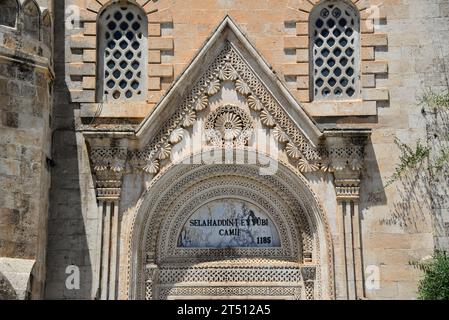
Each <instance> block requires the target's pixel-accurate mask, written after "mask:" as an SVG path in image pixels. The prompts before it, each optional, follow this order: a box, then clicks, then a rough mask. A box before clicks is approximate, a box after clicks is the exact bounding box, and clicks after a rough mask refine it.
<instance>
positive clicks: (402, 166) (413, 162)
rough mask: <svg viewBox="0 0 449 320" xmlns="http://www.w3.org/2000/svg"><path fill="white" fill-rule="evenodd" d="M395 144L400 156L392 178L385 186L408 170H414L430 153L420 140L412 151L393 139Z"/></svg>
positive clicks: (407, 146)
mask: <svg viewBox="0 0 449 320" xmlns="http://www.w3.org/2000/svg"><path fill="white" fill-rule="evenodd" d="M395 143H396V145H397V146H398V148H399V150H400V151H401V156H400V157H399V164H398V165H397V166H396V169H395V172H394V174H393V176H392V177H391V178H390V180H389V181H388V182H387V186H389V185H390V184H392V183H393V182H395V181H396V180H397V179H399V178H400V177H401V176H402V175H403V174H404V172H405V171H407V170H408V169H411V168H416V167H417V166H418V165H419V164H420V163H421V162H422V161H423V160H424V159H426V158H427V157H428V156H429V152H430V149H429V148H427V147H424V146H423V145H422V144H421V141H420V140H418V142H417V143H416V147H415V148H414V149H413V148H411V147H410V146H409V145H407V144H405V143H402V142H401V141H400V140H399V139H397V138H396V139H395Z"/></svg>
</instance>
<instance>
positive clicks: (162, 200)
mask: <svg viewBox="0 0 449 320" xmlns="http://www.w3.org/2000/svg"><path fill="white" fill-rule="evenodd" d="M282 166H283V165H282ZM291 170H292V168H290V169H286V168H285V167H283V168H281V169H280V170H278V173H277V174H276V175H274V176H260V175H259V174H258V167H256V166H250V165H181V164H178V165H173V166H171V167H169V168H166V169H164V171H163V172H161V173H160V174H158V175H157V176H156V177H154V179H153V181H152V183H151V185H150V187H149V188H148V189H147V192H146V193H145V194H144V195H143V197H142V198H141V199H142V200H141V201H140V202H139V204H138V207H137V208H136V211H135V215H133V216H130V217H128V218H129V219H130V224H129V225H128V228H129V229H128V231H127V232H126V234H129V235H132V238H128V239H129V242H128V244H129V246H128V248H127V249H128V250H129V251H128V252H129V255H128V256H129V260H128V268H129V269H128V270H129V274H128V286H129V289H130V298H136V299H142V298H143V297H145V296H147V297H148V295H149V293H148V290H150V289H148V288H153V287H154V286H153V281H152V280H149V279H146V278H145V272H144V270H145V265H147V264H150V265H157V266H159V268H160V269H159V271H161V270H163V268H165V267H167V266H170V265H173V264H181V265H188V266H193V265H197V264H198V263H201V261H208V262H210V263H212V262H213V261H215V260H216V261H217V263H220V265H221V266H223V264H222V262H223V263H224V260H225V259H228V258H230V257H233V256H234V257H236V258H237V257H241V258H243V257H245V259H249V260H251V259H259V258H261V257H272V258H273V259H275V260H276V261H278V263H279V262H282V263H286V262H288V261H290V262H292V263H295V264H296V266H297V267H299V266H303V265H307V264H313V265H318V266H319V267H318V268H316V269H317V270H316V271H315V273H316V275H315V274H314V280H313V283H307V282H304V285H303V288H304V290H305V291H304V294H306V293H307V292H309V296H310V295H312V296H313V297H314V298H319V297H321V296H322V295H324V296H332V295H333V284H332V281H333V280H332V254H331V251H330V250H331V246H330V243H331V242H330V241H331V240H330V233H329V231H328V227H327V223H326V219H325V218H324V215H322V214H320V213H319V212H320V211H321V209H320V206H319V205H318V201H317V200H316V199H315V198H314V196H313V195H312V193H311V191H310V190H309V189H308V188H307V187H306V184H305V181H303V182H300V180H302V178H301V177H300V176H298V175H297V174H295V175H292V171H291ZM293 170H294V169H293ZM298 179H299V180H298ZM304 188H305V189H304ZM237 196H240V197H241V198H242V199H245V200H247V201H252V202H257V203H258V205H259V206H261V207H263V208H264V210H265V211H266V212H268V213H269V214H270V218H271V219H272V221H273V222H274V223H275V224H276V228H277V229H278V231H279V234H280V238H281V240H282V241H281V242H282V246H281V247H279V248H277V247H276V248H239V249H235V248H234V249H211V248H188V250H190V251H189V252H187V250H186V249H185V248H184V249H183V248H178V247H177V245H176V244H177V239H178V237H179V232H180V230H181V229H182V225H183V223H185V221H186V219H187V218H188V217H189V214H191V213H192V212H193V211H192V210H194V208H196V207H198V206H199V205H201V204H202V203H204V202H205V201H208V199H214V198H220V197H224V198H230V197H231V198H232V197H237ZM150 199H151V201H150ZM323 244H324V245H323ZM320 248H321V249H322V248H325V250H324V252H323V251H322V250H321V249H320ZM245 259H244V260H245ZM240 260H241V259H238V261H240ZM131 261H135V263H131ZM220 261H221V262H220ZM232 261H233V262H234V263H235V261H237V260H232ZM266 263H268V264H269V265H271V262H267V261H265V264H266ZM322 264H323V265H325V266H326V268H328V269H327V270H326V273H327V274H328V275H329V277H327V276H326V282H325V286H324V287H322V283H321V282H320V281H321V277H320V273H321V272H322V266H321V265H322ZM250 265H254V263H252V264H250ZM234 266H235V265H234ZM284 266H285V265H284ZM204 267H205V268H209V267H210V265H207V266H204ZM327 279H329V282H327ZM156 282H157V281H156ZM156 282H155V283H156ZM144 283H147V285H146V286H143V285H142V284H144ZM150 284H151V285H150ZM135 285H138V287H134V286H135ZM307 288H308V289H307ZM151 290H152V289H151ZM176 290H181V289H176ZM204 290H205V289H204ZM307 290H308V291H307ZM310 290H312V291H310ZM314 290H316V291H314ZM323 290H325V292H323ZM314 292H315V293H314ZM170 294H173V293H170ZM150 295H152V293H151V294H150ZM306 296H307V295H306ZM306 296H304V297H306Z"/></svg>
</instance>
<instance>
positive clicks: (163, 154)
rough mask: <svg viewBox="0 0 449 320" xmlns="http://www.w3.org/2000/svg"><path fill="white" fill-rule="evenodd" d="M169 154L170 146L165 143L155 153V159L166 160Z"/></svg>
mask: <svg viewBox="0 0 449 320" xmlns="http://www.w3.org/2000/svg"><path fill="white" fill-rule="evenodd" d="M170 154H171V145H170V144H169V143H165V144H164V145H163V146H161V148H160V149H159V151H158V152H157V155H156V156H157V157H158V158H159V159H161V160H164V159H167V158H168V157H170Z"/></svg>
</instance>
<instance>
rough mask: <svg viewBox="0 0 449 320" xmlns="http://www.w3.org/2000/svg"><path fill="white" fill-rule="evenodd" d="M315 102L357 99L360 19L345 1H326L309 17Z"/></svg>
mask: <svg viewBox="0 0 449 320" xmlns="http://www.w3.org/2000/svg"><path fill="white" fill-rule="evenodd" d="M309 21H310V29H309V30H310V39H311V46H310V49H311V57H312V59H311V62H312V65H311V80H312V81H311V82H312V83H311V88H312V90H313V92H312V97H314V100H347V99H357V98H358V97H359V96H360V67H359V65H360V49H359V48H360V18H359V15H358V12H357V10H356V9H355V8H353V7H352V5H350V4H348V3H346V2H344V1H333V0H331V1H325V2H323V3H321V4H320V5H318V6H316V7H315V8H314V10H313V11H312V13H311V16H310V20H309Z"/></svg>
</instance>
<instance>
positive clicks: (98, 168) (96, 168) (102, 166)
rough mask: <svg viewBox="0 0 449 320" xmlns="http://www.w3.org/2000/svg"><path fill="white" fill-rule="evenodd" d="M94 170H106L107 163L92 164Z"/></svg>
mask: <svg viewBox="0 0 449 320" xmlns="http://www.w3.org/2000/svg"><path fill="white" fill-rule="evenodd" d="M94 170H95V171H105V170H108V165H107V164H104V163H99V164H96V165H94Z"/></svg>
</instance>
